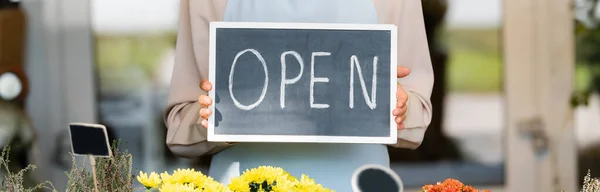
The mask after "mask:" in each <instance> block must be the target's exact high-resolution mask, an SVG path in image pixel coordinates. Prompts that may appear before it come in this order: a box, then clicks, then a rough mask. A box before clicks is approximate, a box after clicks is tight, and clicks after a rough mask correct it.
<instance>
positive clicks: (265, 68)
mask: <svg viewBox="0 0 600 192" xmlns="http://www.w3.org/2000/svg"><path fill="white" fill-rule="evenodd" d="M246 52H251V53H253V54H254V55H255V56H256V58H258V60H259V61H260V63H261V64H262V67H263V69H264V70H265V84H264V86H263V90H262V93H261V94H260V97H259V98H258V101H256V102H254V103H253V104H251V105H242V104H241V103H240V102H239V101H238V100H237V99H235V96H233V72H234V70H235V66H236V64H237V60H238V58H239V57H240V56H242V55H243V54H244V53H246ZM268 82H269V73H268V71H267V63H266V62H265V59H264V58H263V57H262V55H260V53H259V52H258V51H256V50H254V49H246V50H243V51H240V52H239V53H238V54H237V55H236V56H235V59H233V64H232V65H231V71H230V72H229V95H230V96H231V99H232V100H233V103H234V104H235V106H236V107H237V108H239V109H241V110H246V111H248V110H251V109H253V108H254V107H256V106H258V105H259V104H260V103H261V102H262V101H263V99H264V98H265V95H266V94H267V85H268Z"/></svg>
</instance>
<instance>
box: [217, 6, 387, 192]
mask: <svg viewBox="0 0 600 192" xmlns="http://www.w3.org/2000/svg"><path fill="white" fill-rule="evenodd" d="M223 21H226V22H227V21H230V22H301V23H360V24H376V23H377V21H378V20H377V14H376V10H375V6H374V4H373V1H372V0H228V2H227V7H226V10H225V15H224V18H223ZM365 164H378V165H383V166H386V167H387V166H389V156H388V151H387V148H386V146H385V145H379V144H323V143H240V144H236V145H234V146H232V147H230V148H228V149H226V150H224V151H222V152H219V153H217V154H215V155H214V156H213V159H212V161H211V166H210V170H209V175H210V176H211V177H213V178H215V180H217V181H219V182H221V183H223V184H229V182H230V179H231V178H232V177H235V176H238V175H240V174H241V173H243V172H244V171H245V170H247V169H251V168H255V167H258V166H263V165H266V166H276V167H282V168H283V169H285V170H287V171H289V172H290V173H291V174H292V175H294V176H297V177H300V176H301V175H302V174H306V175H308V176H310V177H311V178H314V179H315V181H316V182H317V183H320V184H323V186H324V187H327V188H330V189H333V190H336V191H352V188H351V177H352V173H353V172H354V170H356V169H357V168H359V167H360V166H362V165H365Z"/></svg>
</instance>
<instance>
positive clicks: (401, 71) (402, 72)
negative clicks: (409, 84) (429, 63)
mask: <svg viewBox="0 0 600 192" xmlns="http://www.w3.org/2000/svg"><path fill="white" fill-rule="evenodd" d="M409 74H410V69H409V68H406V67H402V66H398V78H404V77H406V76H408V75H409Z"/></svg>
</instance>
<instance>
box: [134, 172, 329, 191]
mask: <svg viewBox="0 0 600 192" xmlns="http://www.w3.org/2000/svg"><path fill="white" fill-rule="evenodd" d="M137 179H138V181H139V182H140V183H141V184H143V185H144V187H146V189H147V191H153V190H154V191H156V190H158V191H160V192H170V191H181V192H187V191H190V192H191V191H193V192H196V191H198V192H205V191H206V192H330V191H332V190H330V189H327V188H324V187H323V186H322V185H320V184H317V183H316V182H315V181H314V180H313V179H311V178H310V177H308V176H307V175H302V177H301V178H300V179H297V178H296V177H294V176H292V175H291V174H290V173H288V172H286V171H285V170H283V169H282V168H278V167H271V166H261V167H258V168H253V169H250V170H246V171H245V172H244V173H243V174H242V175H240V176H239V177H236V178H233V179H231V182H230V184H229V185H227V186H224V185H222V184H221V183H219V182H217V181H215V180H213V179H212V178H210V177H208V176H206V175H204V174H202V173H201V172H199V171H194V169H178V170H176V171H174V172H173V174H168V173H166V172H165V173H161V174H160V175H159V174H157V173H154V172H152V173H150V174H146V173H144V172H140V174H139V176H138V177H137Z"/></svg>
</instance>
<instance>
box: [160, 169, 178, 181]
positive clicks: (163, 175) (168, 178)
mask: <svg viewBox="0 0 600 192" xmlns="http://www.w3.org/2000/svg"><path fill="white" fill-rule="evenodd" d="M160 179H161V180H162V181H163V182H164V183H175V182H174V181H173V180H172V179H171V175H170V174H169V173H167V172H166V171H165V172H164V173H161V174H160Z"/></svg>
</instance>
